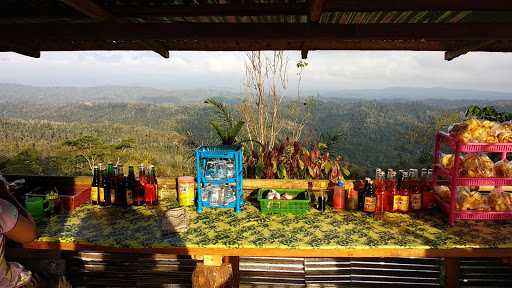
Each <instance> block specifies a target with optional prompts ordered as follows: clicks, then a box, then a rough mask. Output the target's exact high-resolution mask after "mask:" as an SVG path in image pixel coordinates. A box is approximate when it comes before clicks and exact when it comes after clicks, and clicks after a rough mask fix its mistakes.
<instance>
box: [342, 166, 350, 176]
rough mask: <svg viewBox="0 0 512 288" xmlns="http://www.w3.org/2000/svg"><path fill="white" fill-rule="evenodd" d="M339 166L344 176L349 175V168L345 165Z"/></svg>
mask: <svg viewBox="0 0 512 288" xmlns="http://www.w3.org/2000/svg"><path fill="white" fill-rule="evenodd" d="M340 168H341V172H343V174H344V175H345V176H349V175H350V170H348V169H347V168H346V167H343V166H341V167H340Z"/></svg>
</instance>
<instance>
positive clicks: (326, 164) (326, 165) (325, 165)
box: [322, 161, 333, 174]
mask: <svg viewBox="0 0 512 288" xmlns="http://www.w3.org/2000/svg"><path fill="white" fill-rule="evenodd" d="M322 166H323V167H322V168H323V169H324V171H325V174H328V173H329V172H330V171H331V169H332V168H333V165H332V163H331V161H328V162H324V163H323V164H322Z"/></svg>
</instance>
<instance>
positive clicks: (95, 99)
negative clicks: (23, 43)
mask: <svg viewBox="0 0 512 288" xmlns="http://www.w3.org/2000/svg"><path fill="white" fill-rule="evenodd" d="M303 94H304V95H317V96H318V97H319V98H320V99H323V100H341V99H343V100H351V99H352V100H381V101H392V102H396V101H401V100H404V101H411V100H413V101H430V102H432V103H433V104H435V102H436V101H435V100H433V99H436V100H437V99H442V100H445V101H448V102H444V103H445V104H449V102H450V101H456V100H462V99H464V100H471V101H472V102H474V103H475V104H477V103H480V102H485V101H493V100H512V92H511V93H503V92H495V91H483V90H465V89H448V88H407V87H392V88H384V89H360V90H336V91H332V90H329V91H327V90H326V91H323V92H320V93H317V92H314V91H307V92H306V93H303ZM241 96H242V95H241V94H240V93H239V92H235V91H233V90H230V89H227V88H207V89H187V90H163V89H155V88H148V87H136V86H135V87H131V86H97V87H36V86H27V85H19V84H2V83H0V103H10V104H20V103H21V104H23V103H35V104H51V105H54V104H72V103H73V104H77V103H78V104H91V103H147V104H191V103H198V102H202V101H203V100H204V99H206V98H210V97H214V98H219V99H222V100H223V101H225V102H226V103H230V104H235V103H238V102H239V101H240V99H241ZM290 98H293V96H290Z"/></svg>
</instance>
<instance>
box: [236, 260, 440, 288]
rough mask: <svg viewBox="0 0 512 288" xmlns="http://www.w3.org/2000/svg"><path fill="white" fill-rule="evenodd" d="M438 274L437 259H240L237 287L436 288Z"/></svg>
mask: <svg viewBox="0 0 512 288" xmlns="http://www.w3.org/2000/svg"><path fill="white" fill-rule="evenodd" d="M441 270H442V259H440V258H385V259H384V258H382V259H380V258H368V259H363V258H305V259H304V258H261V257H257V258H253V257H242V258H241V259H240V283H241V287H413V286H419V287H439V286H441V280H440V279H441V274H442V273H441ZM275 284H279V285H278V286H275ZM284 285H286V286H284Z"/></svg>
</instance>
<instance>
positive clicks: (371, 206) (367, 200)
mask: <svg viewBox="0 0 512 288" xmlns="http://www.w3.org/2000/svg"><path fill="white" fill-rule="evenodd" d="M366 183H367V184H366V191H365V193H364V212H366V213H375V210H376V208H377V194H375V189H374V188H373V182H372V180H371V179H369V178H367V179H366Z"/></svg>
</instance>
